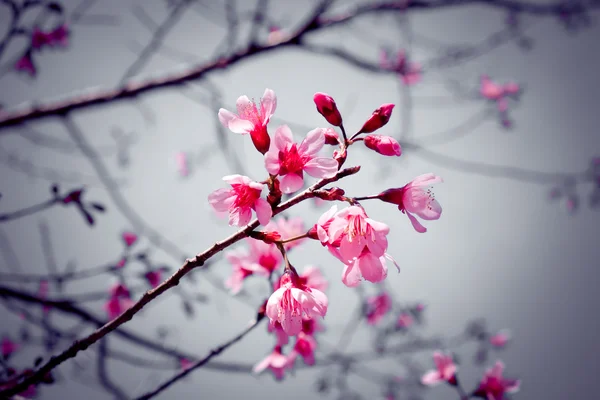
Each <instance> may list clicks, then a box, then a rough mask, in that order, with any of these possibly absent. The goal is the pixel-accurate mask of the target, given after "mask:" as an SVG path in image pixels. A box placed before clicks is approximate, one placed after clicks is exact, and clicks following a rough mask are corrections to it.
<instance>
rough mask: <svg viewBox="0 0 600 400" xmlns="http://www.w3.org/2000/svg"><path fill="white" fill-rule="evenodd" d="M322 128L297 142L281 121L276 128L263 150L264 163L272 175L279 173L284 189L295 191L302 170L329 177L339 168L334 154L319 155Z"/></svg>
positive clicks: (281, 185)
mask: <svg viewBox="0 0 600 400" xmlns="http://www.w3.org/2000/svg"><path fill="white" fill-rule="evenodd" d="M324 131H325V129H324V128H317V129H313V130H312V131H310V132H308V134H307V135H306V138H304V140H303V141H302V143H300V145H298V144H296V143H294V139H293V137H292V131H291V130H290V128H289V127H288V126H287V125H282V126H280V127H279V128H277V130H276V131H275V140H274V141H273V143H272V144H271V148H270V149H269V151H268V152H267V153H266V154H265V167H266V169H267V171H268V172H269V173H270V174H271V175H280V176H282V177H283V178H282V179H281V183H280V187H281V191H282V192H283V193H294V192H295V191H297V190H298V189H300V188H301V187H302V185H303V183H304V172H306V173H307V174H308V175H310V176H313V177H315V178H331V177H333V176H334V175H335V174H336V172H337V168H338V163H337V161H335V160H334V159H333V158H328V157H318V156H317V153H318V152H319V150H321V148H323V146H324V145H325V135H324Z"/></svg>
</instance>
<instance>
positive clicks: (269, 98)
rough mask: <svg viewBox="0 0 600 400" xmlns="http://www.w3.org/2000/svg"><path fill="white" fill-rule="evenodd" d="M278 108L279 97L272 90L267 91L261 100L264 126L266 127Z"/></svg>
mask: <svg viewBox="0 0 600 400" xmlns="http://www.w3.org/2000/svg"><path fill="white" fill-rule="evenodd" d="M276 108H277V96H275V92H274V91H273V90H271V89H265V93H264V94H263V96H262V98H261V99H260V114H261V117H262V120H263V125H266V124H267V123H268V122H269V120H270V119H271V117H272V116H273V114H274V113H275V109H276Z"/></svg>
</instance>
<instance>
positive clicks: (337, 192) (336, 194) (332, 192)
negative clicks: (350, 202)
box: [313, 187, 346, 201]
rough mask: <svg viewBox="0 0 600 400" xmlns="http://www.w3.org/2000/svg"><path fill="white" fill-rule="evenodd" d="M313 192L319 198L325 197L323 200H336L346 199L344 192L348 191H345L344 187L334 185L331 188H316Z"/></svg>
mask: <svg viewBox="0 0 600 400" xmlns="http://www.w3.org/2000/svg"><path fill="white" fill-rule="evenodd" d="M313 193H314V194H315V196H317V197H318V198H319V199H323V200H327V201H336V200H339V201H344V199H345V197H344V194H345V193H346V192H344V189H342V188H339V187H332V188H330V189H322V190H315V191H314V192H313Z"/></svg>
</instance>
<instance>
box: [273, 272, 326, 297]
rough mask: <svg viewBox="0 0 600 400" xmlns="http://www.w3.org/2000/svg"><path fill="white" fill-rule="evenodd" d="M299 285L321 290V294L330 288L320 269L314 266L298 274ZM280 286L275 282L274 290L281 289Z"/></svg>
mask: <svg viewBox="0 0 600 400" xmlns="http://www.w3.org/2000/svg"><path fill="white" fill-rule="evenodd" d="M298 284H300V285H304V286H308V287H310V288H313V289H317V290H320V291H321V292H325V291H326V290H327V287H328V286H329V284H328V283H327V281H326V280H325V277H324V276H323V274H321V271H320V270H319V268H317V267H315V266H312V265H310V266H308V267H306V268H304V271H302V273H301V274H298ZM279 285H280V283H279V282H275V284H274V289H275V290H277V289H279V287H280V286H279Z"/></svg>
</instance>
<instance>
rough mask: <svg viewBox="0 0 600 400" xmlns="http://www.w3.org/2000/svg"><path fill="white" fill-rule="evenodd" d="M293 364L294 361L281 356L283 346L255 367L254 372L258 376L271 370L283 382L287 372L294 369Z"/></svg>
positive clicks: (274, 350)
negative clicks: (266, 370)
mask: <svg viewBox="0 0 600 400" xmlns="http://www.w3.org/2000/svg"><path fill="white" fill-rule="evenodd" d="M292 362H293V359H290V358H289V357H287V356H284V355H283V354H281V346H277V347H275V349H273V352H272V353H271V354H269V355H268V356H266V357H265V358H264V359H263V360H262V361H260V362H259V363H258V364H256V365H255V366H254V368H253V371H254V373H255V374H258V373H261V372H262V371H264V370H265V369H267V368H269V369H270V370H271V372H272V373H273V375H274V376H275V378H276V379H277V380H281V379H283V377H284V375H285V370H286V369H290V368H291V367H292Z"/></svg>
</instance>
